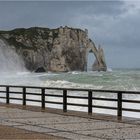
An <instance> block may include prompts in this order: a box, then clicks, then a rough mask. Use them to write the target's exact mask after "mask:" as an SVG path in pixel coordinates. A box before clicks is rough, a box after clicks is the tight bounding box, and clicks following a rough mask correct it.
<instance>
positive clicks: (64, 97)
mask: <svg viewBox="0 0 140 140" xmlns="http://www.w3.org/2000/svg"><path fill="white" fill-rule="evenodd" d="M63 112H67V90H63Z"/></svg>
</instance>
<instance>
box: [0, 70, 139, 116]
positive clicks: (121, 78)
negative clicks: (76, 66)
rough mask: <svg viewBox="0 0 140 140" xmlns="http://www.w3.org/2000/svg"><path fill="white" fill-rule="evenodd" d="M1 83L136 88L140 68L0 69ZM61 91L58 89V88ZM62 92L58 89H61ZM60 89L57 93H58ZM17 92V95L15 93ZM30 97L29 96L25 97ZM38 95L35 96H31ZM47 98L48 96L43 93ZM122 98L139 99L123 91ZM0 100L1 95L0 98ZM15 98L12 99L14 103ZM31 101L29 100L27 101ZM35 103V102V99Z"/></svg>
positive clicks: (110, 111) (134, 105)
mask: <svg viewBox="0 0 140 140" xmlns="http://www.w3.org/2000/svg"><path fill="white" fill-rule="evenodd" d="M0 75H1V76H0V77H1V78H0V84H1V85H5V84H6V85H24V86H26V85H27V86H44V87H61V88H62V87H64V88H82V89H105V90H127V91H140V69H108V71H107V72H95V71H88V72H80V71H72V72H67V73H60V72H57V73H53V72H47V73H31V72H28V71H26V72H14V71H13V72H10V73H8V72H1V74H0ZM48 92H51V93H52V94H56V93H57V94H59V93H58V91H57V92H56V91H51V90H50V91H48ZM60 92H61V91H60ZM61 93H62V92H61ZM61 93H60V94H61ZM68 94H72V95H78V96H83V95H84V96H87V93H86V92H76V91H72V92H69V93H68ZM16 96H17V95H16ZM93 96H95V97H99V96H100V97H109V98H116V97H117V95H116V94H115V93H107V94H106V93H93ZM29 98H30V97H29ZM31 98H34V99H38V98H39V97H38V96H37V97H31ZM46 98H47V100H51V97H46ZM123 98H124V99H132V100H140V95H135V94H133V95H127V94H126V95H123ZM52 100H53V101H60V102H61V101H62V99H57V98H53V99H52ZM1 101H2V99H1ZM18 102H19V101H16V103H18ZM68 102H73V103H77V102H78V103H85V104H87V100H84V99H69V100H68ZM29 104H33V103H29ZM93 104H95V105H104V106H108V105H109V106H111V107H113V106H114V107H116V106H117V103H116V102H115V103H114V102H111V101H93ZM35 105H37V106H39V105H40V104H39V103H35ZM48 106H49V107H52V108H62V106H61V105H48ZM123 108H135V109H140V105H139V104H134V103H123ZM68 109H69V110H78V111H84V112H86V111H87V108H85V107H74V106H70V107H68ZM93 111H94V112H97V113H105V114H113V115H116V113H117V112H116V111H115V110H105V109H98V108H93ZM123 116H127V117H135V118H140V113H134V112H126V111H123Z"/></svg>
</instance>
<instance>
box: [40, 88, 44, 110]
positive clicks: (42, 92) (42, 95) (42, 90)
mask: <svg viewBox="0 0 140 140" xmlns="http://www.w3.org/2000/svg"><path fill="white" fill-rule="evenodd" d="M41 98H42V105H41V107H42V109H45V88H42V89H41Z"/></svg>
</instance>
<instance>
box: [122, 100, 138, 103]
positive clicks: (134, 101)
mask: <svg viewBox="0 0 140 140" xmlns="http://www.w3.org/2000/svg"><path fill="white" fill-rule="evenodd" d="M122 102H126V103H140V101H138V100H126V99H123V100H122Z"/></svg>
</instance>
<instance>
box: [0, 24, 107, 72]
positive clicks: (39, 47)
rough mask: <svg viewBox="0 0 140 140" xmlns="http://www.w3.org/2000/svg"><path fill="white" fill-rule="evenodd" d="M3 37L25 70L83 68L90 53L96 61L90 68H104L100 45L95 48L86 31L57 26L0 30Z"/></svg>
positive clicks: (72, 69)
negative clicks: (19, 58)
mask: <svg viewBox="0 0 140 140" xmlns="http://www.w3.org/2000/svg"><path fill="white" fill-rule="evenodd" d="M0 39H2V40H4V41H5V42H6V43H7V44H9V45H10V46H11V48H13V49H15V50H16V52H17V53H18V55H20V56H21V57H22V58H23V60H24V62H25V66H26V68H27V69H29V70H30V71H35V70H37V69H38V68H43V69H45V70H46V71H57V72H58V71H59V72H64V71H76V70H78V71H79V70H80V71H85V70H87V56H88V53H89V52H93V53H94V55H95V58H96V62H95V63H94V64H93V70H98V71H100V70H102V71H106V69H107V66H106V62H105V59H104V52H103V49H102V48H101V47H99V48H96V46H95V44H94V42H93V41H92V40H91V39H89V38H88V31H87V30H85V31H83V30H81V29H76V28H69V27H67V26H66V27H60V28H57V29H49V28H40V27H32V28H28V29H24V28H20V29H14V30H11V31H0Z"/></svg>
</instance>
